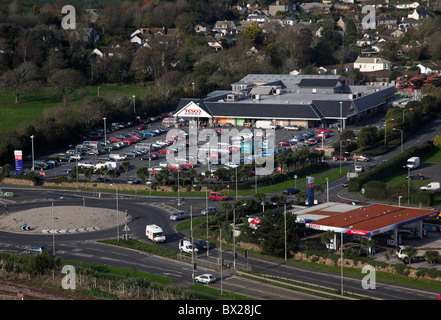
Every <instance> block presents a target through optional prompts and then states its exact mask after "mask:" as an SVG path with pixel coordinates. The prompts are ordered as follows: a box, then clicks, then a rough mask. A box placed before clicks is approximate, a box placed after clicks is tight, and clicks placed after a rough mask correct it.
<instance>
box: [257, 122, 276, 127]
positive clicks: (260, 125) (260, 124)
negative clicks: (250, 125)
mask: <svg viewBox="0 0 441 320" xmlns="http://www.w3.org/2000/svg"><path fill="white" fill-rule="evenodd" d="M255 127H256V129H276V125H275V124H273V123H272V121H267V120H258V121H256V125H255Z"/></svg>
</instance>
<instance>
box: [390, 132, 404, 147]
mask: <svg viewBox="0 0 441 320" xmlns="http://www.w3.org/2000/svg"><path fill="white" fill-rule="evenodd" d="M392 129H393V130H394V131H400V132H401V152H403V130H401V129H397V128H392Z"/></svg>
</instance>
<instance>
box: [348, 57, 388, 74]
mask: <svg viewBox="0 0 441 320" xmlns="http://www.w3.org/2000/svg"><path fill="white" fill-rule="evenodd" d="M354 69H358V70H360V72H370V71H379V70H390V69H391V63H390V61H387V60H386V59H383V58H370V57H358V58H357V60H355V62H354Z"/></svg>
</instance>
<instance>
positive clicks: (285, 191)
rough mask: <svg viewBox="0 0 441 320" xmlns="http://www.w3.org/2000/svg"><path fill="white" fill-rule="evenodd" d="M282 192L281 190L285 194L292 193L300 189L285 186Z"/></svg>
mask: <svg viewBox="0 0 441 320" xmlns="http://www.w3.org/2000/svg"><path fill="white" fill-rule="evenodd" d="M282 192H283V194H286V195H294V194H297V193H299V192H300V190H299V189H296V188H286V189H284V190H283V191H282Z"/></svg>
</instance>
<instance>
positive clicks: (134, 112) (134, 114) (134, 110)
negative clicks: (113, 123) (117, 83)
mask: <svg viewBox="0 0 441 320" xmlns="http://www.w3.org/2000/svg"><path fill="white" fill-rule="evenodd" d="M132 98H133V117H134V122H133V124H134V125H136V108H135V99H136V96H135V95H133V96H132Z"/></svg>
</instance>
